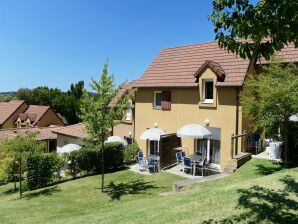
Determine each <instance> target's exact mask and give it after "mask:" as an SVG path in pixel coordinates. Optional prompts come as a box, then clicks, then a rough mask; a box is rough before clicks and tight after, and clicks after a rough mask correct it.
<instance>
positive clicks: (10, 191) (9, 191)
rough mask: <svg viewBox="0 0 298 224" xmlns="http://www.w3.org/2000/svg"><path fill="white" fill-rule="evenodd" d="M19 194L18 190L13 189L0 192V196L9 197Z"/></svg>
mask: <svg viewBox="0 0 298 224" xmlns="http://www.w3.org/2000/svg"><path fill="white" fill-rule="evenodd" d="M18 192H19V188H17V189H16V190H15V189H8V190H7V191H4V192H1V194H2V195H11V194H15V193H18Z"/></svg>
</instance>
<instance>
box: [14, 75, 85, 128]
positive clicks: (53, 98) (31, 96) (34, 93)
mask: <svg viewBox="0 0 298 224" xmlns="http://www.w3.org/2000/svg"><path fill="white" fill-rule="evenodd" d="M83 88H84V82H83V81H80V82H78V83H76V84H71V87H70V90H69V91H68V92H67V93H64V92H62V91H61V90H60V89H58V88H48V87H45V86H44V87H43V86H40V87H37V88H34V89H32V90H31V89H28V88H21V89H19V90H18V92H17V97H18V99H22V100H25V101H26V103H28V104H35V105H48V106H51V107H52V108H53V110H54V111H55V112H56V113H61V114H62V115H63V116H65V118H66V120H67V121H68V123H69V124H75V123H78V122H79V121H80V119H79V117H78V113H79V108H80V98H81V97H82V92H83Z"/></svg>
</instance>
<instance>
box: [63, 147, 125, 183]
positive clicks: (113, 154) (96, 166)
mask: <svg viewBox="0 0 298 224" xmlns="http://www.w3.org/2000/svg"><path fill="white" fill-rule="evenodd" d="M101 153H102V147H101V145H93V146H87V147H83V148H82V149H80V150H79V151H73V152H71V153H69V154H68V155H67V159H68V170H69V173H70V174H71V176H72V177H73V178H76V175H77V174H78V173H79V172H80V171H85V172H87V173H88V174H91V173H100V172H101V161H102V154H101ZM123 164H124V146H123V145H122V144H120V143H107V144H105V154H104V167H105V171H108V170H111V169H115V168H118V167H121V166H123Z"/></svg>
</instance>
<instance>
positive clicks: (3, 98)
mask: <svg viewBox="0 0 298 224" xmlns="http://www.w3.org/2000/svg"><path fill="white" fill-rule="evenodd" d="M16 99H17V96H16V92H2V93H0V102H8V101H11V100H16Z"/></svg>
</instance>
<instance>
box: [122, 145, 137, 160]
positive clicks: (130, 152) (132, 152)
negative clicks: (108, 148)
mask: <svg viewBox="0 0 298 224" xmlns="http://www.w3.org/2000/svg"><path fill="white" fill-rule="evenodd" d="M138 151H139V146H138V144H137V142H134V144H129V145H128V146H127V147H126V149H125V150H124V161H125V163H133V162H135V161H136V155H137V153H138Z"/></svg>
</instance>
